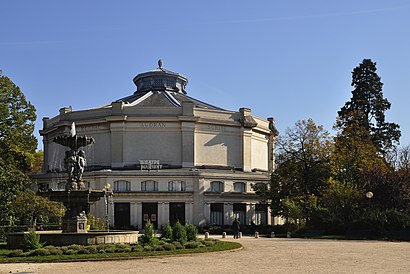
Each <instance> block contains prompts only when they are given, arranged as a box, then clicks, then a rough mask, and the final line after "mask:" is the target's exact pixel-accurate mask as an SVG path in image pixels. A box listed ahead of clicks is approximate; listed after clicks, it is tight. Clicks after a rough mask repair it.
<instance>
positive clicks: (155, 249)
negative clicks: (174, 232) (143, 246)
mask: <svg viewBox="0 0 410 274" xmlns="http://www.w3.org/2000/svg"><path fill="white" fill-rule="evenodd" d="M164 250H165V248H164V247H163V246H162V245H158V246H156V247H154V251H164Z"/></svg>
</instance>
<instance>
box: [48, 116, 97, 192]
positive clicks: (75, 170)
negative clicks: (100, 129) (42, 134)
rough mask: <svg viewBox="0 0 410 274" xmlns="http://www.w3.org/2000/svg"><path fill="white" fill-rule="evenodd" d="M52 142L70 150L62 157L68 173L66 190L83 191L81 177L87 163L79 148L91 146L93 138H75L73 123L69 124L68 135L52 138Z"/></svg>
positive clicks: (83, 153)
mask: <svg viewBox="0 0 410 274" xmlns="http://www.w3.org/2000/svg"><path fill="white" fill-rule="evenodd" d="M54 142H55V143H57V144H60V145H63V146H67V147H69V148H70V150H67V151H66V152H65V157H64V167H65V169H66V171H67V173H68V179H67V184H66V190H82V189H85V185H84V182H83V181H82V177H83V173H84V169H85V166H86V164H87V161H86V159H85V152H84V151H83V150H80V148H81V147H84V146H87V145H89V144H93V143H94V138H92V137H89V136H77V133H76V129H75V123H74V122H73V123H72V124H71V128H70V134H69V135H61V136H57V137H55V138H54Z"/></svg>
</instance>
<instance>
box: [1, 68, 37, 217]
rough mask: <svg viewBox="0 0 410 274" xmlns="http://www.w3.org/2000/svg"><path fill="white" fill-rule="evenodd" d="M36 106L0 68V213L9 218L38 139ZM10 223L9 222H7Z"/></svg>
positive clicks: (21, 188)
mask: <svg viewBox="0 0 410 274" xmlns="http://www.w3.org/2000/svg"><path fill="white" fill-rule="evenodd" d="M35 120H36V114H35V108H34V106H33V105H32V104H30V102H29V101H27V99H26V97H25V96H24V94H23V93H22V92H21V91H20V88H19V87H17V86H16V85H15V84H14V83H13V82H12V81H11V80H10V79H9V78H8V77H6V76H5V75H3V74H2V73H1V71H0V216H2V218H1V219H2V220H3V221H4V220H6V221H7V220H10V218H11V217H12V216H13V212H12V211H11V210H10V208H9V207H10V205H11V203H12V200H13V199H15V198H16V197H17V196H18V195H19V193H20V192H21V191H22V190H23V189H24V186H26V185H28V184H29V183H30V180H29V178H28V176H27V175H26V173H27V172H28V171H30V169H31V166H32V163H33V160H34V156H33V155H34V153H35V149H36V147H37V140H36V138H35V137H34V135H33V130H34V122H35ZM8 223H10V222H8Z"/></svg>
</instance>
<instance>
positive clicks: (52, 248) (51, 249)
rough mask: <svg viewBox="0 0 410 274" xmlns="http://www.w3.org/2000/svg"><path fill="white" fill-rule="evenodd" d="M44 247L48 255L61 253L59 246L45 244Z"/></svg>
mask: <svg viewBox="0 0 410 274" xmlns="http://www.w3.org/2000/svg"><path fill="white" fill-rule="evenodd" d="M44 248H45V249H47V250H48V251H49V252H50V255H62V254H63V250H61V248H58V247H55V246H52V245H49V246H46V247H44Z"/></svg>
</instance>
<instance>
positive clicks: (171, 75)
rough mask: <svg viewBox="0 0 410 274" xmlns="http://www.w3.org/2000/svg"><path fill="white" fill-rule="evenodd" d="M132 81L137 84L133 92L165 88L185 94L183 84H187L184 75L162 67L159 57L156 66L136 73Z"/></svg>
mask: <svg viewBox="0 0 410 274" xmlns="http://www.w3.org/2000/svg"><path fill="white" fill-rule="evenodd" d="M133 81H134V83H135V85H136V86H137V91H136V92H135V93H138V92H148V91H154V90H161V91H163V90H167V91H172V92H177V93H183V94H186V91H185V86H186V85H187V84H188V79H187V78H186V77H185V76H182V75H181V74H179V73H176V72H173V71H170V70H166V69H164V68H163V67H162V60H161V59H159V60H158V68H156V69H155V70H152V71H148V72H144V73H140V74H138V75H137V76H135V77H134V79H133ZM135 93H134V94H135Z"/></svg>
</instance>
